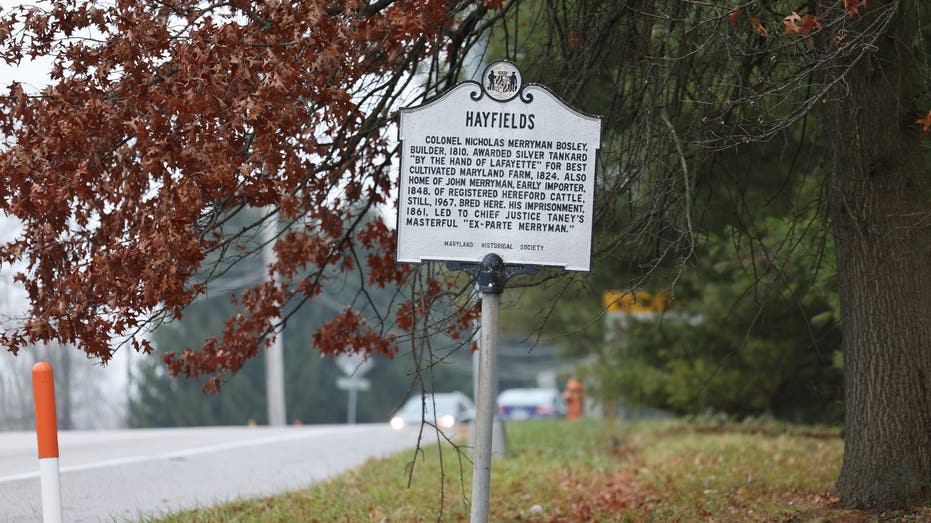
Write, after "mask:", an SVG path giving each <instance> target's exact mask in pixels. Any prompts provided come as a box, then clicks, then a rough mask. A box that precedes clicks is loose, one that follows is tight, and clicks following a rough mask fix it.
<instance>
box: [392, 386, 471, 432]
mask: <svg viewBox="0 0 931 523" xmlns="http://www.w3.org/2000/svg"><path fill="white" fill-rule="evenodd" d="M434 407H435V408H436V414H434ZM474 418H475V404H474V403H472V400H471V399H469V397H468V396H466V395H465V394H463V393H461V392H437V393H435V394H427V395H426V396H424V397H421V396H420V395H417V396H414V397H412V398H410V399H409V400H407V402H406V403H404V405H403V406H402V407H401V408H400V409H398V411H397V412H395V413H394V416H392V417H391V422H390V424H391V428H393V429H395V430H401V429H403V428H404V427H409V426H417V425H419V424H420V422H421V421H424V422H425V423H427V424H428V425H435V426H436V427H437V428H440V429H450V428H453V427H454V426H457V425H461V424H465V423H470V422H471V421H472V420H473V419H474Z"/></svg>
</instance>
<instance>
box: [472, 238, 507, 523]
mask: <svg viewBox="0 0 931 523" xmlns="http://www.w3.org/2000/svg"><path fill="white" fill-rule="evenodd" d="M488 260H489V257H487V256H486V260H483V262H482V265H483V269H492V267H491V263H489V262H488ZM497 261H498V262H499V263H500V258H497ZM491 272H493V271H492V270H489V271H488V273H491ZM502 280H503V278H502V279H498V278H497V277H495V275H490V277H489V279H488V281H484V282H481V281H480V284H479V288H480V289H481V291H482V327H481V344H480V346H479V365H478V398H477V399H478V401H477V404H476V406H475V409H476V413H475V451H474V454H473V460H474V461H473V467H472V513H471V522H472V523H486V522H487V521H488V503H489V500H488V498H489V493H490V491H491V451H492V431H493V427H494V421H495V384H496V377H495V370H496V368H497V363H498V362H497V361H496V360H497V350H498V311H499V309H500V306H501V291H502V290H503V287H504V281H502Z"/></svg>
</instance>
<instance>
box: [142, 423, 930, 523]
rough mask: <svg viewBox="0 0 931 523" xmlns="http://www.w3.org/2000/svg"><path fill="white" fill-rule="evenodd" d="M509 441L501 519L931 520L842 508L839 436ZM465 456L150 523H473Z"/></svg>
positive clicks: (578, 426)
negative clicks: (837, 494) (836, 492)
mask: <svg viewBox="0 0 931 523" xmlns="http://www.w3.org/2000/svg"><path fill="white" fill-rule="evenodd" d="M507 432H508V443H509V451H510V455H509V457H508V458H506V459H496V460H495V461H494V462H493V463H492V480H491V491H492V496H491V514H490V519H491V521H504V522H512V521H513V522H522V521H541V522H544V521H545V522H571V521H657V522H669V521H683V522H685V521H812V522H818V521H823V522H829V521H849V522H855V521H856V522H859V521H931V509H918V510H916V511H912V512H904V513H901V514H897V513H893V514H871V513H861V512H856V511H845V510H842V509H840V508H839V507H838V505H837V500H836V499H834V498H833V497H832V496H831V494H830V492H831V488H832V486H833V483H834V480H835V479H836V477H837V473H838V471H839V468H840V463H841V457H842V447H843V443H842V441H841V439H840V437H839V433H838V431H837V430H834V429H825V428H814V427H793V426H787V425H778V424H757V425H747V424H710V423H698V422H684V421H664V422H649V423H646V422H645V423H632V424H624V425H620V424H617V423H610V422H606V421H602V420H584V421H580V422H566V421H561V420H560V421H545V422H544V421H540V422H536V421H534V422H523V423H510V424H508V425H507ZM461 451H462V452H461V453H460V452H457V449H455V448H454V447H453V446H451V445H443V446H442V447H438V446H432V447H428V448H424V449H423V450H422V451H421V452H419V453H417V454H416V456H415V454H414V452H413V451H410V452H404V453H402V454H400V455H397V456H394V457H391V458H387V459H380V460H372V461H370V462H368V463H367V464H365V465H364V466H362V467H360V468H358V469H355V470H352V471H350V472H348V473H346V474H343V475H342V476H339V477H337V478H334V479H332V480H329V481H326V482H322V483H319V484H317V485H315V486H313V487H311V488H308V489H305V490H300V491H297V492H292V493H289V494H285V495H282V496H279V497H273V498H266V499H259V500H243V501H238V502H234V503H231V504H227V505H223V506H219V507H216V508H208V509H203V510H197V511H190V512H184V513H180V514H176V515H172V516H169V517H166V518H162V519H158V520H150V521H158V522H207V521H209V522H214V521H231V522H232V521H236V522H253V521H255V522H258V521H261V522H278V521H280V522H291V521H310V522H312V521H320V522H330V521H333V522H341V521H345V522H367V521H371V522H404V523H407V522H421V521H437V520H442V521H468V520H469V502H468V500H469V497H470V490H471V476H472V473H471V463H470V462H469V461H468V455H467V454H466V449H461ZM415 457H416V459H415ZM412 461H413V462H414V465H413V473H412V474H410V472H411V468H410V467H411V462H412ZM409 479H410V480H411V481H410V486H408V480H409Z"/></svg>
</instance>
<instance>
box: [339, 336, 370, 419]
mask: <svg viewBox="0 0 931 523" xmlns="http://www.w3.org/2000/svg"><path fill="white" fill-rule="evenodd" d="M335 361H336V365H337V366H338V367H339V368H340V370H341V371H343V374H345V375H346V376H345V377H343V378H337V380H336V386H337V388H340V389H343V390H346V391H349V399H348V403H347V406H346V424H348V425H355V423H356V405H357V404H358V402H359V399H358V398H359V391H360V390H369V388H371V383H370V382H369V380H367V379H365V378H363V377H362V376H365V375H366V374H367V373H368V371H370V370H372V367H373V366H374V365H375V361H374V360H372V359H371V358H367V357H365V355H364V354H359V353H352V354H340V355H339V356H337V357H336V358H335Z"/></svg>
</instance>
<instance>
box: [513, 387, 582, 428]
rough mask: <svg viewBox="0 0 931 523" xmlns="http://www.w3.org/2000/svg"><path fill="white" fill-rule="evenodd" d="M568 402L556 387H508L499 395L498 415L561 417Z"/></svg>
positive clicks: (528, 417) (529, 417)
mask: <svg viewBox="0 0 931 523" xmlns="http://www.w3.org/2000/svg"><path fill="white" fill-rule="evenodd" d="M565 415H566V402H565V401H564V400H563V398H562V394H560V393H559V391H558V390H556V389H545V388H530V389H508V390H506V391H503V392H502V393H501V394H499V395H498V416H499V417H500V418H501V419H503V420H525V419H543V418H561V417H563V416H565Z"/></svg>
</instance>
